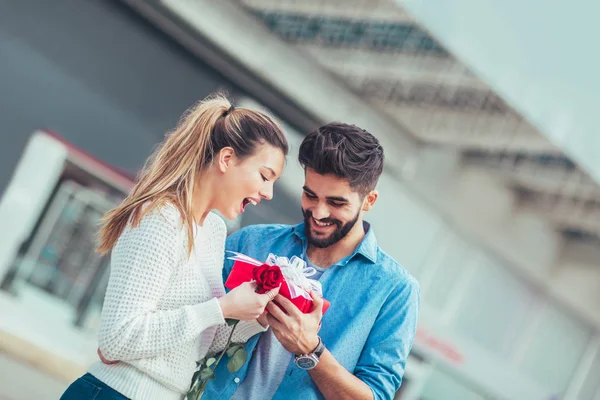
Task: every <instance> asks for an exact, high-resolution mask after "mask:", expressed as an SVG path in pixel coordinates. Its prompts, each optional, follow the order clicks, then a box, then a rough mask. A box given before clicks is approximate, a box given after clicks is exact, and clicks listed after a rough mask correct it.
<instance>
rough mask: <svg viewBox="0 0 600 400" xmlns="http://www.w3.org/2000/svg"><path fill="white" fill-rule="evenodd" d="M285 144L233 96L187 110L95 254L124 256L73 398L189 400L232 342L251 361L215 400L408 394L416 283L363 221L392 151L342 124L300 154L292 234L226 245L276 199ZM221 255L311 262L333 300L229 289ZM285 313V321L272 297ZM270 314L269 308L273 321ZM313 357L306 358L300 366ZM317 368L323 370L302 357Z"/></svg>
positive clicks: (260, 231)
mask: <svg viewBox="0 0 600 400" xmlns="http://www.w3.org/2000/svg"><path fill="white" fill-rule="evenodd" d="M287 152H288V144H287V141H286V139H285V136H284V135H283V133H282V131H281V129H280V128H279V126H278V125H277V124H276V123H274V122H273V120H272V119H271V118H270V117H268V116H267V115H265V114H263V113H260V112H257V111H253V110H249V109H245V108H234V107H233V106H232V105H231V104H230V102H229V101H228V100H227V98H225V97H224V96H222V95H215V96H211V97H209V98H208V99H205V100H204V101H202V102H200V103H199V104H198V105H196V106H195V107H194V108H192V109H190V110H189V111H188V112H187V113H186V114H185V115H184V117H183V118H182V120H181V121H180V123H179V125H178V126H177V128H176V129H175V130H174V131H173V132H172V133H171V134H169V135H168V136H167V137H166V139H165V141H164V142H163V143H162V144H161V146H160V147H159V148H158V149H157V151H156V152H155V153H154V154H153V156H152V157H151V158H150V159H149V161H148V163H147V164H146V166H145V168H144V170H143V172H142V173H141V175H140V176H139V178H138V181H137V183H136V184H135V186H134V188H133V189H132V191H131V193H130V194H129V196H128V197H127V198H126V199H125V200H124V201H123V203H122V204H121V205H120V206H119V207H117V208H116V209H114V210H112V211H110V212H109V213H108V214H107V215H106V216H105V218H104V226H103V227H102V230H101V232H100V239H101V243H100V247H99V250H100V251H102V252H104V253H106V252H108V251H110V250H111V249H112V260H111V271H110V279H109V284H108V289H107V292H106V297H105V300H104V306H103V309H102V317H101V325H100V332H99V350H98V353H99V355H100V357H101V359H102V362H97V363H95V364H93V365H92V366H91V367H90V369H89V370H88V373H86V374H85V375H84V376H82V377H81V378H79V379H77V380H76V381H75V382H74V383H72V384H71V386H69V388H68V389H67V391H66V392H65V393H64V394H63V396H62V397H61V399H64V400H71V399H96V400H108V399H126V398H130V399H136V400H137V399H141V400H145V399H149V400H150V399H159V400H169V399H173V400H175V399H178V400H180V399H182V398H183V397H184V396H185V394H186V393H187V391H188V389H189V387H190V382H191V378H192V374H193V373H194V371H195V367H196V364H195V361H197V360H200V359H202V358H203V357H204V356H205V355H206V354H207V353H208V352H214V351H219V350H222V349H223V348H224V347H225V345H226V342H227V339H228V337H229V334H230V332H231V329H232V328H231V327H230V326H229V325H227V324H226V323H225V319H226V318H232V319H238V320H241V322H240V323H238V325H237V327H236V329H235V331H234V334H233V336H234V337H233V341H236V342H247V343H246V350H247V352H248V355H249V357H248V361H247V362H246V364H245V365H244V366H243V367H242V368H241V369H240V370H239V371H237V372H235V373H233V374H231V373H229V372H228V371H227V369H226V367H225V364H226V363H220V364H219V366H218V368H217V370H216V371H215V375H216V380H213V381H210V383H209V384H208V386H207V388H206V391H205V393H204V396H203V399H207V400H213V399H215V400H216V399H238V400H239V399H244V400H246V399H251V400H252V399H261V400H262V399H271V398H273V399H319V398H325V399H392V398H393V397H394V394H395V392H396V391H397V390H398V388H399V387H400V383H401V380H402V376H403V373H404V367H405V363H406V359H407V357H408V353H409V351H410V349H411V346H412V342H413V338H414V334H415V328H416V323H417V314H418V309H419V286H418V283H417V282H416V281H415V279H414V278H413V277H412V276H411V275H409V273H408V272H407V271H406V270H404V269H403V268H402V267H401V266H400V265H398V263H397V262H395V261H394V260H393V259H392V258H391V257H390V256H388V255H387V254H386V253H384V252H383V251H382V250H381V249H380V248H379V247H378V245H377V240H376V239H375V234H374V232H373V229H372V228H371V227H370V225H369V224H368V223H367V222H365V221H363V216H364V213H365V212H367V211H369V210H370V209H371V208H372V207H373V206H374V204H375V202H376V200H377V196H378V194H377V192H376V191H375V185H376V183H377V180H378V178H379V176H380V175H381V173H382V170H383V149H382V147H381V145H380V144H379V142H378V141H377V139H376V138H375V137H374V136H372V135H371V134H370V133H368V132H367V131H365V130H363V129H360V128H358V127H356V126H353V125H347V124H342V123H330V124H328V125H325V126H323V127H321V128H319V129H317V130H316V131H314V132H312V133H310V134H309V135H308V136H306V138H305V139H304V141H303V142H302V145H301V147H300V150H299V153H300V154H299V161H300V163H301V165H302V166H303V167H304V170H305V182H304V187H303V189H304V193H303V195H302V211H303V214H304V223H302V224H299V225H296V226H288V225H259V226H251V227H246V228H243V229H241V230H239V231H238V232H236V233H234V234H233V235H231V236H230V237H229V238H227V239H226V228H225V225H224V223H223V221H222V220H221V219H220V218H219V217H217V216H216V215H215V214H213V213H211V212H210V211H211V210H215V209H216V210H218V211H219V212H220V213H221V214H222V215H223V216H224V217H225V218H228V219H233V218H235V217H236V216H238V215H239V214H240V213H243V212H244V208H245V207H246V206H248V205H249V204H257V203H259V202H260V201H262V200H269V199H271V197H272V195H273V184H274V182H275V181H276V180H277V179H278V178H279V176H280V175H281V173H282V171H283V168H284V164H285V156H286V154H287ZM224 250H230V251H235V252H239V253H242V254H246V255H248V256H250V257H252V258H255V259H258V260H265V259H266V258H267V256H268V255H269V253H273V254H276V255H279V256H285V257H292V256H294V255H296V256H299V257H301V258H303V259H304V260H305V261H306V262H307V264H308V266H310V267H313V268H314V269H315V270H316V271H317V274H316V275H314V276H312V277H311V278H312V279H318V280H319V281H320V283H321V284H322V287H323V295H324V297H325V298H326V299H327V300H329V301H330V302H331V306H330V308H329V310H328V311H327V313H326V314H325V315H324V316H323V315H322V313H321V304H322V299H320V298H319V297H318V296H314V297H313V299H314V302H315V308H314V311H313V312H312V313H308V314H303V313H302V312H300V311H299V310H298V309H296V308H295V306H294V305H293V304H292V303H291V302H290V301H289V300H287V299H286V298H284V297H283V296H281V295H278V294H277V293H278V290H279V289H274V290H272V291H270V292H267V293H264V294H258V293H256V292H255V284H254V283H245V284H242V285H241V286H238V287H237V288H235V289H233V290H231V291H229V292H228V293H226V291H225V289H224V286H223V282H224V279H226V278H227V276H228V275H229V272H230V271H231V268H232V264H233V262H232V261H230V260H225V265H223V260H224ZM272 300H274V301H275V302H277V303H278V304H279V305H280V306H281V307H282V308H283V309H284V310H285V312H284V311H282V310H281V309H280V308H279V307H278V306H277V305H275V304H274V302H272ZM266 311H268V312H266ZM299 358H302V360H303V361H304V362H300V361H299ZM307 360H309V361H311V362H306V361H307Z"/></svg>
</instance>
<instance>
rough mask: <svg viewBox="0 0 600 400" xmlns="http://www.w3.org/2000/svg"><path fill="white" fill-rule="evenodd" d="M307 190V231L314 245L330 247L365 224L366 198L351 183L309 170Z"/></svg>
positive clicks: (304, 198) (304, 199)
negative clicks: (364, 206)
mask: <svg viewBox="0 0 600 400" xmlns="http://www.w3.org/2000/svg"><path fill="white" fill-rule="evenodd" d="M303 189H304V193H303V194H302V214H303V215H304V224H305V227H304V229H305V231H306V236H307V238H308V241H309V243H310V244H311V245H313V246H315V247H319V248H325V247H329V246H331V245H333V244H335V243H337V242H338V241H340V240H342V239H343V238H344V237H346V235H348V233H350V232H351V231H352V229H353V228H354V227H355V226H356V223H357V222H359V221H360V222H361V223H362V208H363V196H360V195H359V193H358V192H355V191H353V190H352V189H351V188H350V185H349V184H348V181H346V180H344V179H341V178H338V177H336V176H333V175H320V174H318V173H316V172H315V171H314V170H312V169H310V168H307V169H306V173H305V183H304V188H303Z"/></svg>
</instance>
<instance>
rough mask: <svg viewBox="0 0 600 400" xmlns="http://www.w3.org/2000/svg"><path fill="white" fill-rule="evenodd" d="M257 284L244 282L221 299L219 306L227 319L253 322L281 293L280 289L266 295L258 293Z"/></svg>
mask: <svg viewBox="0 0 600 400" xmlns="http://www.w3.org/2000/svg"><path fill="white" fill-rule="evenodd" d="M255 290H256V283H254V282H244V283H242V284H241V285H240V286H238V287H236V288H235V289H233V290H231V291H230V292H229V293H227V294H226V295H225V296H223V297H221V298H219V304H220V305H221V310H222V311H223V316H224V317H225V318H232V319H238V320H241V321H251V320H254V319H257V318H258V317H260V315H261V314H262V313H263V312H264V311H265V307H266V306H267V304H269V302H270V301H271V300H273V298H274V297H275V296H277V293H279V288H275V289H272V290H270V291H268V292H266V293H264V294H258V293H256V291H255Z"/></svg>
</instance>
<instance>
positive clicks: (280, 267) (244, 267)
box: [225, 251, 330, 314]
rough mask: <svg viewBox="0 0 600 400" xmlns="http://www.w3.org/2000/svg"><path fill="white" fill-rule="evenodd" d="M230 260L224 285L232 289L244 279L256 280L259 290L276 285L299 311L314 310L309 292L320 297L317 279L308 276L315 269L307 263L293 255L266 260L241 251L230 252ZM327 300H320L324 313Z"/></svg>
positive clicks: (271, 257)
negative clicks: (230, 264)
mask: <svg viewBox="0 0 600 400" xmlns="http://www.w3.org/2000/svg"><path fill="white" fill-rule="evenodd" d="M229 253H231V254H232V256H231V257H228V259H229V260H233V261H234V263H233V268H232V270H231V272H230V273H229V276H228V277H227V281H226V282H225V287H226V288H227V289H230V290H231V289H233V288H236V287H238V286H239V285H241V284H242V283H244V282H250V281H255V282H256V285H257V291H258V292H259V293H265V292H268V291H269V290H271V289H274V288H276V287H278V286H279V285H280V284H281V288H280V289H279V294H280V295H282V296H283V297H285V298H286V299H288V300H290V301H291V302H292V303H293V304H294V305H295V306H296V307H298V309H299V310H300V311H302V312H303V313H304V314H308V313H310V312H311V311H312V310H313V300H312V297H310V293H309V292H310V291H313V292H314V293H316V294H317V295H318V296H320V297H323V290H322V288H321V284H320V282H319V281H317V280H315V279H310V277H311V276H312V275H314V274H315V272H316V271H315V269H314V268H311V267H308V266H307V265H306V262H305V261H304V260H302V259H301V258H298V257H296V256H294V257H292V258H291V259H288V258H287V257H278V256H275V255H274V254H269V257H268V258H267V260H266V261H265V262H261V261H258V260H255V259H253V258H251V257H248V256H246V255H244V254H240V253H236V252H231V251H230V252H229ZM329 305H330V303H329V301H327V300H325V299H323V314H325V312H326V311H327V309H328V308H329Z"/></svg>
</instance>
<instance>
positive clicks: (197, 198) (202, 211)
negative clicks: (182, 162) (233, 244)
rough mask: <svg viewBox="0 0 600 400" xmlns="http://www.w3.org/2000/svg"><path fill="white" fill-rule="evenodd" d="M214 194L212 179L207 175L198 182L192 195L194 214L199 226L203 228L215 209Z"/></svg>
mask: <svg viewBox="0 0 600 400" xmlns="http://www.w3.org/2000/svg"><path fill="white" fill-rule="evenodd" d="M212 194H213V190H212V179H211V177H210V174H208V173H207V174H204V175H202V177H201V178H200V179H198V180H197V183H196V184H195V185H194V192H193V193H192V214H193V217H194V222H195V223H196V224H197V225H200V226H202V225H203V224H204V220H205V219H206V216H207V215H208V213H209V212H210V210H212V209H213V207H212V203H213V198H212V197H213V196H212Z"/></svg>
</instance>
